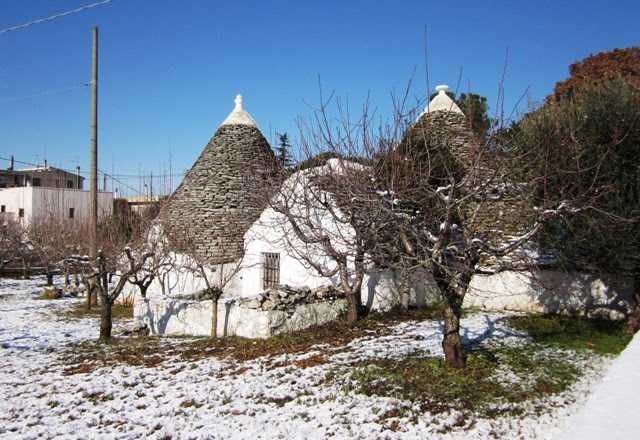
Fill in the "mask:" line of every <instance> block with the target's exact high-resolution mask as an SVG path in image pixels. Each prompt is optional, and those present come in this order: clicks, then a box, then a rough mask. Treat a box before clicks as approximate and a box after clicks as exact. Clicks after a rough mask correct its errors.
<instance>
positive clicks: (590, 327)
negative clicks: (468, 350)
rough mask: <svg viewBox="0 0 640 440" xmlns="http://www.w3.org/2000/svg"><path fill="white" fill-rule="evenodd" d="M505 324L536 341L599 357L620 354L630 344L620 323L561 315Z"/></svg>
mask: <svg viewBox="0 0 640 440" xmlns="http://www.w3.org/2000/svg"><path fill="white" fill-rule="evenodd" d="M506 322H507V324H508V325H509V326H510V327H512V328H514V329H516V330H520V331H523V332H526V333H527V334H528V335H529V336H530V337H531V338H532V339H533V340H534V341H535V342H537V343H539V344H543V345H546V346H549V347H554V348H560V349H566V350H592V351H595V352H598V353H601V354H614V355H617V354H620V352H621V351H622V350H624V348H625V347H626V346H627V344H628V343H629V341H631V336H628V335H625V334H624V333H623V331H622V326H623V324H622V323H621V322H617V321H608V320H604V319H587V318H582V317H572V316H562V315H527V316H517V317H511V318H508V319H507V321H506Z"/></svg>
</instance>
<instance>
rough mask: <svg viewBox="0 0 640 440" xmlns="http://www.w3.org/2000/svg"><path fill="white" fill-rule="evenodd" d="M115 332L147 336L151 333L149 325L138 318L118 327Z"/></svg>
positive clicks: (121, 334) (125, 334) (122, 334)
mask: <svg viewBox="0 0 640 440" xmlns="http://www.w3.org/2000/svg"><path fill="white" fill-rule="evenodd" d="M114 333H115V334H117V335H120V336H146V335H148V334H149V327H147V324H145V323H144V322H143V321H139V320H138V321H134V322H130V323H127V324H124V325H122V326H119V327H117V328H116V329H115V331H114Z"/></svg>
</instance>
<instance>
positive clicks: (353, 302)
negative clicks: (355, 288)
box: [345, 292, 360, 324]
mask: <svg viewBox="0 0 640 440" xmlns="http://www.w3.org/2000/svg"><path fill="white" fill-rule="evenodd" d="M358 293H359V292H345V295H346V297H347V322H348V323H349V324H355V323H356V322H357V321H358V312H359V309H360V306H359V305H358V302H359V301H358V298H357V297H359V296H360V295H359V294H358Z"/></svg>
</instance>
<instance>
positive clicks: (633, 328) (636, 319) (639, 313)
mask: <svg viewBox="0 0 640 440" xmlns="http://www.w3.org/2000/svg"><path fill="white" fill-rule="evenodd" d="M634 284H635V292H634V295H633V306H632V308H631V313H630V314H629V316H628V317H627V320H626V321H625V323H624V327H623V328H624V332H625V333H626V334H627V335H629V336H633V335H634V334H635V333H636V332H637V331H638V330H640V277H636V279H635V282H634Z"/></svg>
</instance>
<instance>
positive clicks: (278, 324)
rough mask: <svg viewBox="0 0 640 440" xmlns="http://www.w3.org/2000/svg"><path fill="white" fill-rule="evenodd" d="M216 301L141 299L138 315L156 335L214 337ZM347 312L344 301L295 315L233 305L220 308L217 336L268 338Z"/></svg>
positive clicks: (299, 310)
mask: <svg viewBox="0 0 640 440" xmlns="http://www.w3.org/2000/svg"><path fill="white" fill-rule="evenodd" d="M211 307H212V301H200V302H196V301H184V300H179V299H171V298H147V299H139V300H137V301H136V303H135V307H134V315H135V317H136V318H138V319H139V320H141V321H142V322H144V323H145V324H146V325H147V327H148V328H149V330H150V332H151V334H154V335H176V336H182V335H189V336H209V335H211ZM345 308H346V301H345V300H344V299H341V300H337V301H332V302H321V303H314V304H303V305H299V306H296V308H295V310H294V311H293V312H291V313H288V312H287V311H283V310H270V311H263V310H255V309H249V308H245V307H241V306H239V305H237V304H234V303H233V301H220V303H219V304H218V311H217V312H218V328H217V334H218V336H219V337H223V336H242V337H245V338H268V337H269V336H273V335H277V334H280V333H283V332H291V331H295V330H300V329H303V328H306V327H309V326H311V325H318V324H322V323H324V322H327V321H331V320H334V319H336V318H337V317H338V316H339V315H340V314H341V313H342V312H343V311H344V310H345Z"/></svg>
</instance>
